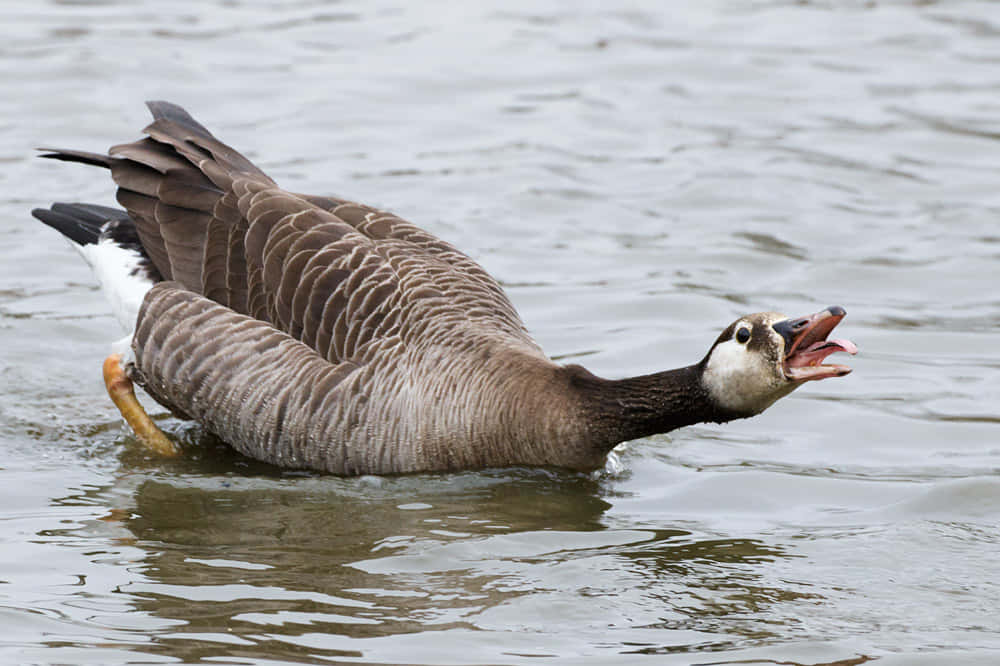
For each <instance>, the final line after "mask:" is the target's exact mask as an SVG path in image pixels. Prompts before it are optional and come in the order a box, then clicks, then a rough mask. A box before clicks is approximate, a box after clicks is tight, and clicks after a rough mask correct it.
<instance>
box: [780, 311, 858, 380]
mask: <svg viewBox="0 0 1000 666" xmlns="http://www.w3.org/2000/svg"><path fill="white" fill-rule="evenodd" d="M845 316H847V311H846V310H844V308H842V307H840V306H839V305H832V306H830V307H828V308H827V309H825V310H822V311H820V312H817V313H816V314H814V315H810V316H808V317H802V318H800V319H785V320H783V321H779V322H777V323H775V324H774V325H773V328H774V330H775V331H777V332H778V333H780V334H781V337H783V338H784V339H785V359H784V362H783V369H784V371H785V377H787V378H788V379H789V380H791V381H796V382H808V381H811V380H814V379H826V378H827V377H843V376H844V375H846V374H848V373H850V372H851V369H850V368H849V367H847V366H846V365H835V364H824V363H823V361H824V360H825V359H826V357H827V356H829V355H830V354H832V353H834V352H841V351H842V352H847V353H848V354H857V353H858V348H857V346H855V344H854V343H853V342H851V341H850V340H842V339H838V338H832V339H829V340H828V339H827V336H828V335H830V332H831V331H833V329H834V328H836V326H837V324H839V323H840V320H841V319H843V318H844V317H845Z"/></svg>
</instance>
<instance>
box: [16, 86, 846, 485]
mask: <svg viewBox="0 0 1000 666" xmlns="http://www.w3.org/2000/svg"><path fill="white" fill-rule="evenodd" d="M148 106H149V109H150V111H151V112H152V114H153V118H154V121H153V123H152V124H151V125H149V126H148V127H146V129H145V130H144V132H145V134H146V135H147V136H146V137H145V138H143V139H140V140H138V141H135V142H132V143H125V144H121V145H118V146H115V147H113V148H111V149H110V150H109V151H108V154H107V155H104V154H97V153H89V152H83V151H76V150H55V149H51V150H50V149H44V150H47V151H48V152H46V153H45V154H44V155H43V157H49V158H54V159H58V160H65V161H70V162H82V163H84V164H90V165H94V166H99V167H103V168H106V169H109V170H110V171H111V177H112V179H114V181H115V183H116V184H117V185H118V190H117V199H118V203H119V204H121V205H122V206H123V207H124V209H125V210H119V209H115V208H106V207H102V206H94V205H87V204H54V205H53V206H52V207H51V208H50V209H36V210H35V211H33V214H34V215H35V217H37V218H38V219H40V220H41V221H42V222H44V223H46V224H48V225H50V226H52V227H54V228H56V229H57V230H59V231H60V232H61V233H62V234H64V235H65V236H66V237H68V238H69V239H70V240H71V241H72V242H73V243H74V244H75V246H76V247H77V249H79V251H80V253H81V254H82V255H83V256H84V258H85V259H86V260H87V262H88V263H90V264H91V266H92V267H93V269H94V271H95V273H96V276H97V279H98V280H99V282H100V283H101V286H102V288H103V290H104V292H105V293H106V294H107V295H108V296H109V297H110V299H111V301H112V302H113V305H114V311H115V314H116V316H117V318H118V319H119V320H120V321H121V323H122V325H123V326H124V328H125V329H126V331H128V332H130V335H129V336H128V337H126V338H125V340H124V341H123V342H122V343H121V344H120V346H119V347H120V348H119V351H120V352H121V354H112V355H111V356H109V357H108V359H107V360H106V361H105V366H104V370H105V381H106V383H107V387H108V392H109V394H110V395H111V397H112V399H113V400H114V401H115V404H116V405H118V407H119V409H120V410H121V411H122V414H123V416H124V417H125V419H126V421H127V422H128V423H129V424H130V425H131V426H132V428H133V429H134V430H135V431H136V434H137V435H138V438H139V439H140V440H141V441H143V442H145V443H146V444H147V445H149V446H150V447H151V448H153V449H154V450H157V451H159V452H161V453H165V454H172V453H176V452H177V448H176V446H175V445H174V444H173V442H172V441H171V440H170V439H169V438H168V437H166V436H165V435H163V433H162V432H160V430H159V429H158V428H157V427H156V426H155V425H154V424H153V423H152V421H150V420H149V417H148V416H146V414H145V412H144V411H143V410H142V407H141V406H140V405H139V404H138V403H137V402H136V401H135V396H134V394H133V392H132V381H135V382H137V383H138V384H140V385H141V386H142V387H143V388H145V389H146V391H147V392H148V393H149V395H150V396H152V397H153V398H154V399H155V400H156V401H157V402H159V403H161V404H162V405H164V406H166V407H167V408H169V409H170V410H171V411H172V412H173V413H175V414H177V415H178V416H181V417H183V418H188V419H194V420H197V421H198V422H200V423H201V424H203V426H204V427H205V428H206V429H207V430H209V431H211V432H213V433H215V434H216V435H218V436H219V437H220V438H221V439H223V440H224V441H226V442H227V443H229V444H230V445H232V446H233V447H235V448H236V449H237V450H239V451H240V452H242V453H243V454H245V455H248V456H251V457H253V458H258V459H260V460H264V461H267V462H270V463H273V464H276V465H280V466H283V467H289V468H312V469H316V470H322V471H326V472H332V473H335V474H342V475H355V474H390V473H404V472H418V471H430V470H460V469H475V468H485V467H500V466H510V465H547V466H557V467H566V468H573V469H579V470H589V469H594V468H598V467H600V466H602V465H603V464H604V461H605V458H606V456H607V454H608V453H609V452H610V451H611V449H612V448H613V447H614V446H615V445H617V444H619V443H620V442H624V441H627V440H631V439H636V438H639V437H644V436H647V435H652V434H655V433H663V432H668V431H671V430H674V429H675V428H680V427H682V426H686V425H690V424H694V423H699V422H708V421H712V422H719V423H721V422H725V421H731V420H733V419H740V418H745V417H749V416H753V415H755V414H759V413H760V412H762V411H763V410H765V409H766V408H767V407H769V406H770V405H771V404H773V403H774V402H775V401H776V400H778V399H779V398H781V397H783V396H785V395H788V394H789V393H791V392H792V391H793V390H795V389H796V388H798V387H799V386H801V385H802V384H804V383H806V382H808V381H813V380H819V379H825V378H828V377H839V376H842V375H846V374H847V373H849V372H850V368H848V367H845V366H843V365H833V364H824V363H823V361H824V359H826V357H827V356H829V355H830V354H832V353H833V352H838V351H842V352H848V353H851V354H853V353H855V352H856V351H857V349H856V347H855V346H854V345H853V344H852V343H851V342H849V341H847V340H840V339H828V335H829V334H830V332H831V331H832V330H833V328H834V327H835V326H836V325H837V324H838V323H839V322H840V321H841V319H843V317H844V315H845V314H846V313H845V312H844V309H843V308H841V307H837V306H833V307H829V308H827V309H825V310H822V311H820V312H818V313H816V314H813V315H810V316H807V317H801V318H794V319H793V318H789V317H786V316H785V315H781V314H778V313H774V312H763V313H758V314H752V315H747V316H744V317H740V318H739V319H737V320H736V321H735V322H733V323H732V324H730V325H729V326H728V327H727V328H726V329H725V330H724V331H723V332H722V334H721V335H719V337H718V339H717V340H716V341H715V343H714V344H713V345H712V346H711V348H710V349H709V351H708V353H707V354H706V355H705V357H704V358H703V359H702V360H701V361H699V362H698V363H695V364H694V365H690V366H687V367H684V368H679V369H675V370H667V371H665V372H658V373H655V374H650V375H644V376H641V377H632V378H628V379H619V380H609V379H602V378H600V377H597V376H595V375H593V374H591V373H590V372H588V371H587V370H586V369H584V368H582V367H581V366H579V365H567V366H562V365H559V364H556V363H555V362H553V361H551V360H550V359H549V358H548V357H546V356H545V354H544V353H543V352H542V350H541V348H540V347H539V346H538V345H537V344H536V343H535V341H534V340H532V338H531V337H530V336H529V335H528V333H527V331H526V329H525V327H524V324H523V323H522V322H521V319H520V317H519V316H518V314H517V312H516V311H515V309H514V306H513V305H512V304H511V302H510V300H508V298H507V296H506V295H505V294H504V291H503V289H502V288H501V287H500V285H499V284H498V283H497V282H496V280H494V279H493V278H492V277H491V276H490V275H489V274H488V273H486V271H484V270H483V269H482V268H481V267H480V266H479V265H478V264H476V263H475V262H474V261H472V259H470V258H469V257H467V256H466V255H465V254H463V253H462V252H460V251H459V250H457V249H455V248H454V247H452V246H451V245H449V244H448V243H445V242H444V241H441V240H439V239H438V238H436V237H434V236H433V235H431V234H429V233H427V232H426V231H424V230H422V229H420V228H419V227H416V226H414V225H413V224H410V223H409V222H406V221H404V220H402V219H400V218H399V217H397V216H395V215H393V214H391V213H387V212H384V211H381V210H377V209H375V208H372V207H370V206H365V205H363V204H359V203H354V202H351V201H348V200H345V199H340V198H336V197H327V196H310V195H303V194H293V193H291V192H287V191H285V190H283V189H281V188H280V187H278V185H276V184H275V182H274V181H273V180H271V179H270V178H269V177H268V176H266V175H265V174H264V173H263V172H262V171H260V170H259V169H258V168H257V167H256V166H254V165H253V164H252V163H251V162H250V161H249V160H247V159H246V158H245V157H244V156H243V155H241V154H240V153H238V152H236V151H235V150H233V149H232V148H230V147H229V146H227V145H225V144H223V143H222V142H220V141H219V140H218V139H216V138H215V137H214V136H213V135H212V134H211V133H210V132H209V131H208V130H207V129H205V128H204V127H203V126H202V125H201V124H199V123H198V122H197V121H195V120H194V119H193V118H192V117H191V116H190V115H189V114H188V113H187V112H186V111H185V110H184V109H182V108H180V107H179V106H176V105H174V104H170V103H167V102H149V103H148Z"/></svg>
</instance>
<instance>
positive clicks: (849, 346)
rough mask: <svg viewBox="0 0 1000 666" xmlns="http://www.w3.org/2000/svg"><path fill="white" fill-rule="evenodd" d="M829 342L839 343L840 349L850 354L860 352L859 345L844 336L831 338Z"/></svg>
mask: <svg viewBox="0 0 1000 666" xmlns="http://www.w3.org/2000/svg"><path fill="white" fill-rule="evenodd" d="M827 342H828V343H833V344H835V345H837V346H838V347H840V350H839V351H845V352H847V353H848V354H852V355H853V354H857V353H858V347H857V345H855V344H854V343H853V342H851V341H850V340H844V339H843V338H831V339H829V340H827ZM835 351H837V350H835Z"/></svg>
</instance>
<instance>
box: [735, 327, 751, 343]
mask: <svg viewBox="0 0 1000 666" xmlns="http://www.w3.org/2000/svg"><path fill="white" fill-rule="evenodd" d="M749 339H750V329H749V328H746V327H743V328H741V329H740V330H738V331H736V342H739V343H740V344H746V342H747V340H749Z"/></svg>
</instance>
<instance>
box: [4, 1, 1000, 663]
mask: <svg viewBox="0 0 1000 666" xmlns="http://www.w3.org/2000/svg"><path fill="white" fill-rule="evenodd" d="M671 4H672V6H668V5H671ZM0 33H2V34H3V39H2V40H0V165H2V168H0V373H2V382H0V387H2V393H0V661H3V662H4V663H75V664H85V663H95V664H96V663H99V664H124V663H159V662H178V661H180V662H185V663H193V662H198V661H206V662H211V663H223V664H228V663H240V664H274V663H288V662H292V663H335V662H344V663H347V662H357V661H364V662H368V663H419V664H448V663H455V664H525V663H537V662H538V661H539V660H544V659H545V658H550V660H551V658H557V659H558V662H559V663H567V664H598V663H600V664H604V663H633V662H634V663H647V662H649V661H650V659H653V660H654V661H655V663H667V664H673V663H677V664H691V663H699V664H709V663H712V664H722V663H741V664H748V663H770V664H773V663H779V662H780V663H795V664H819V663H838V664H861V663H865V662H866V661H872V660H877V662H878V663H881V664H911V663H919V664H941V663H949V664H960V663H977V664H979V663H986V662H991V661H995V660H1000V613H998V608H1000V557H998V555H997V554H998V552H1000V550H998V549H1000V526H998V516H1000V474H998V471H1000V344H998V343H1000V336H998V334H1000V296H998V293H1000V292H998V286H1000V187H998V183H1000V143H998V139H1000V94H998V93H1000V39H998V35H1000V9H998V7H997V6H996V5H995V4H993V3H989V2H948V3H935V2H924V1H919V2H916V1H915V2H903V1H895V2H852V1H849V0H844V1H833V2H782V1H768V2H751V1H739V2H737V1H735V0H734V1H732V2H724V1H722V0H712V1H709V2H700V3H661V2H653V1H648V2H642V1H637V2H630V3H623V4H617V5H616V4H612V3H596V2H593V3H573V4H572V5H568V4H565V3H558V2H521V1H519V0H514V1H507V2H478V3H465V4H459V3H446V2H426V3H397V4H394V3H391V2H387V1H386V0H373V1H370V2H357V1H356V0H345V1H343V2H320V1H316V0H299V1H295V2H287V3H278V2H258V1H250V0H219V1H216V2H195V1H194V0H187V1H182V2H174V3H170V4H166V3H160V2H154V1H153V0H146V1H145V2H124V1H121V2H117V1H114V0H107V1H97V2H85V1H83V0H59V1H47V2H35V3H13V2H9V3H4V4H3V5H2V6H0ZM160 98H162V99H169V100H172V101H176V102H178V103H181V104H183V105H184V106H186V107H187V108H188V109H189V110H190V111H191V112H192V113H193V114H194V115H195V117H197V118H198V119H199V120H200V121H202V122H203V123H204V124H206V125H207V126H208V127H209V128H211V129H212V130H213V131H214V132H215V133H216V134H217V135H218V136H219V137H220V138H222V139H223V140H224V141H227V142H229V143H231V144H232V145H233V146H234V147H236V148H237V149H240V150H242V151H244V152H245V153H246V154H247V155H248V156H249V157H251V159H254V160H256V161H257V163H258V164H259V165H260V166H261V167H262V168H263V169H264V170H265V171H267V172H268V173H269V174H270V175H272V176H273V177H274V178H275V179H276V180H277V181H278V182H279V183H281V184H282V185H284V186H285V187H287V188H289V189H291V190H294V191H303V192H316V193H321V194H326V193H330V194H333V193H336V194H342V195H344V196H349V197H351V198H354V199H357V200H361V201H366V202H369V203H373V204H376V205H379V206H382V207H385V208H389V209H391V210H394V211H396V212H398V213H400V214H401V215H403V216H404V217H407V218H408V219H410V220H412V221H414V222H416V223H418V224H420V225H422V226H424V227H426V228H427V229H429V230H430V231H432V232H434V233H436V234H438V235H440V236H442V237H443V238H445V239H447V240H449V241H451V242H453V243H454V244H456V245H457V246H459V247H461V248H463V249H465V250H466V251H467V252H469V253H470V254H471V255H472V256H473V257H474V258H476V259H477V260H478V261H480V262H481V263H482V264H483V265H484V266H485V267H486V268H487V269H488V270H489V271H491V272H492V273H493V274H494V275H496V276H497V277H498V278H499V279H500V280H501V281H502V283H503V284H504V285H505V287H506V288H507V290H508V291H509V293H510V295H511V297H512V299H513V300H514V302H515V304H516V305H517V306H518V308H519V310H520V312H521V314H522V316H523V318H524V320H525V322H526V323H527V324H528V326H529V328H530V329H531V331H532V333H533V334H534V335H535V337H536V338H537V339H538V340H539V341H540V342H541V343H542V345H543V346H544V347H545V348H546V349H547V350H548V351H549V353H550V354H552V355H553V356H554V357H555V358H558V359H560V360H562V361H564V362H576V363H582V364H584V365H586V366H587V367H588V368H590V369H591V370H592V371H594V372H596V373H598V374H601V375H604V376H609V377H622V376H626V375H630V374H639V373H645V372H652V371H655V370H661V369H665V368H668V367H676V366H680V365H686V364H688V363H691V362H693V361H696V360H697V359H699V358H701V356H702V355H703V354H704V352H705V351H706V350H707V348H708V346H709V345H710V344H711V342H712V341H713V340H714V339H715V336H716V335H717V334H718V331H719V330H720V329H721V328H723V327H724V326H726V325H727V324H728V323H729V322H730V321H731V320H733V319H734V318H735V317H737V316H738V315H740V314H744V313H747V312H754V311H759V310H769V309H777V310H781V311H784V312H787V313H788V314H790V315H803V314H808V313H811V312H814V311H816V310H818V309H820V308H822V307H825V306H827V305H831V304H834V303H836V304H840V305H843V306H844V307H845V308H846V309H847V311H848V313H849V315H848V317H847V319H846V320H845V321H844V323H843V324H841V327H840V328H839V329H838V334H839V335H843V336H844V337H849V338H851V339H853V340H854V341H855V342H857V344H858V346H859V347H860V349H861V353H860V354H859V355H858V356H857V357H855V358H853V359H851V360H850V364H851V365H852V366H853V367H854V368H855V370H854V373H853V374H852V375H850V376H849V377H847V378H844V379H839V380H829V381H825V382H821V383H816V384H810V385H807V386H806V387H804V388H802V389H800V390H799V391H798V392H796V393H795V394H794V395H792V396H790V397H789V398H786V399H784V400H783V401H781V402H780V403H778V404H777V405H776V406H774V407H773V408H771V410H769V411H768V412H766V413H765V414H763V415H762V416H760V417H757V418H755V419H752V420H748V421H740V422H735V423H731V424H728V425H723V426H716V425H701V426H696V427H691V428H687V429H684V430H680V431H676V432H674V433H672V434H670V435H663V436H657V437H651V438H648V439H644V440H641V441H636V442H632V443H630V444H628V445H627V446H626V447H625V448H624V449H623V450H622V451H621V452H620V453H619V461H620V465H619V466H618V467H617V468H614V469H608V470H605V471H604V472H602V473H599V474H595V475H580V474H573V473H568V472H560V471H554V470H529V469H506V470H491V471H486V472H479V473H463V474H447V475H418V476H411V477H401V478H376V477H366V478H360V479H339V478H334V477H327V476H319V475H312V474H302V473H288V472H282V471H281V470H278V469H275V468H272V467H268V466H265V465H261V464H258V463H255V462H253V461H250V460H247V459H244V458H242V457H240V456H238V455H236V454H234V453H232V452H231V451H230V450H229V449H227V448H226V447H225V446H223V445H221V444H220V443H218V442H217V441H214V440H212V439H211V438H210V437H207V436H205V435H204V434H203V433H201V432H200V431H199V430H198V429H197V428H196V427H194V426H192V425H190V424H186V423H183V422H180V421H177V420H173V419H170V418H166V417H164V418H163V420H161V423H162V424H163V426H164V428H165V429H167V430H168V432H171V433H172V434H174V435H176V436H177V437H179V438H180V439H182V440H183V441H185V442H187V443H188V444H189V445H190V448H191V452H190V454H189V455H188V456H186V457H185V458H184V459H182V460H179V461H163V460H157V459H152V458H150V457H148V456H146V455H144V454H143V452H142V451H141V450H140V449H139V447H138V445H137V444H136V442H135V441H134V439H133V438H132V437H131V436H130V435H129V432H128V430H127V429H126V428H125V427H124V426H123V425H122V423H121V420H120V418H119V417H118V415H117V412H116V411H115V409H114V407H113V406H112V405H111V403H110V402H109V401H108V399H107V397H106V395H105V393H104V388H103V385H102V382H101V379H100V363H101V361H102V359H103V358H104V356H105V355H106V353H107V352H108V345H109V343H110V341H112V340H114V339H116V338H118V337H120V335H121V334H120V332H119V330H118V329H117V327H116V324H115V322H114V320H113V319H112V317H111V315H110V310H109V308H108V307H107V306H106V305H105V304H104V303H103V301H102V300H101V296H100V294H99V293H98V292H97V290H96V287H95V281H94V279H93V278H92V277H91V276H90V274H89V272H88V270H87V268H86V266H85V265H84V264H83V262H82V261H80V260H79V258H78V257H77V256H76V255H75V253H74V252H73V251H72V250H71V249H70V248H69V247H68V246H67V244H66V243H64V242H63V241H62V240H60V239H59V238H58V236H57V234H55V232H53V231H51V230H49V229H47V228H45V227H43V226H42V225H40V224H38V223H37V222H35V221H34V220H33V219H32V218H31V217H30V215H29V210H30V209H31V208H33V207H36V206H43V205H48V204H49V203H50V202H51V201H60V200H61V201H91V202H96V203H111V202H112V200H113V190H112V188H111V186H110V181H109V179H108V178H107V175H106V173H105V172H100V171H98V170H95V169H89V168H83V167H78V166H75V165H66V164H58V163H52V162H48V161H44V160H38V159H36V158H35V157H34V155H33V149H34V148H35V147H37V146H42V145H53V146H59V147H68V148H81V149H89V150H103V149H105V148H107V147H108V146H110V145H112V144H115V143H120V142H123V141H128V140H132V139H134V138H136V137H138V135H139V130H140V129H141V127H143V126H144V125H145V124H146V122H147V115H146V112H145V109H144V108H143V106H142V101H143V100H145V99H160Z"/></svg>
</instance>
